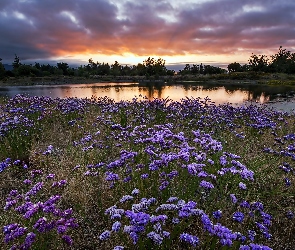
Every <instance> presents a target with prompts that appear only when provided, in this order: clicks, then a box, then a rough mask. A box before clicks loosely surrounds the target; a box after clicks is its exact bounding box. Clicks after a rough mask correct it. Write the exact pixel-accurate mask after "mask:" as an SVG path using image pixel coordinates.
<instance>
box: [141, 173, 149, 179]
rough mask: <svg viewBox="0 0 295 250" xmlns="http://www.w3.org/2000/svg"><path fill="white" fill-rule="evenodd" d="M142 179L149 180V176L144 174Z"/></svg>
mask: <svg viewBox="0 0 295 250" xmlns="http://www.w3.org/2000/svg"><path fill="white" fill-rule="evenodd" d="M140 178H141V179H147V178H149V174H142V175H141V176H140Z"/></svg>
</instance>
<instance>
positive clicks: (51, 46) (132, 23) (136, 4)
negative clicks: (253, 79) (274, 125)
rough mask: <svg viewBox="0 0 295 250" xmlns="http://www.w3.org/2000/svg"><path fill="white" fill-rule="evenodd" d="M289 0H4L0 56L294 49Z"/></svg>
mask: <svg viewBox="0 0 295 250" xmlns="http://www.w3.org/2000/svg"><path fill="white" fill-rule="evenodd" d="M294 13H295V2H294V1H293V0H280V1H277V0H256V1H254V0H248V1H237V0H211V1H209V0H208V1H205V0H203V1H189V0H182V1H169V2H168V1H164V0H151V1H146V0H137V1H125V0H124V1H122V0H114V1H106V0H62V1H61V0H42V1H39V0H14V1H11V0H1V1H0V23H1V25H0V57H1V58H3V60H9V61H11V60H12V59H13V58H14V54H17V55H18V56H20V58H21V59H23V60H38V59H46V58H57V57H59V58H66V57H72V56H75V55H83V54H87V55H92V54H93V55H99V54H104V55H124V54H126V53H130V54H133V55H136V56H148V55H158V56H162V57H164V56H176V55H177V56H179V55H192V54H193V55H216V56H218V55H219V56H220V55H231V54H232V55H233V54H239V53H245V54H248V55H249V54H251V53H252V52H254V53H263V54H267V53H268V52H274V51H275V52H276V51H277V49H278V48H279V46H280V45H282V46H283V47H284V48H287V49H289V50H292V49H295V47H294V44H295V26H294V23H295V14H294Z"/></svg>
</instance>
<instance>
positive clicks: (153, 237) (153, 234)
mask: <svg viewBox="0 0 295 250" xmlns="http://www.w3.org/2000/svg"><path fill="white" fill-rule="evenodd" d="M147 237H148V238H150V239H151V240H152V241H153V242H154V243H155V244H157V245H161V244H162V242H163V237H161V235H160V234H158V233H156V232H154V231H152V232H150V233H148V234H147Z"/></svg>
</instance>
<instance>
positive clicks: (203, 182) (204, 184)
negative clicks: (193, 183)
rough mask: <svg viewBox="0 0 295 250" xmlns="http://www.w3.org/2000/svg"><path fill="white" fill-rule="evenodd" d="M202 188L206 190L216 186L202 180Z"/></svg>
mask: <svg viewBox="0 0 295 250" xmlns="http://www.w3.org/2000/svg"><path fill="white" fill-rule="evenodd" d="M200 187H203V188H206V189H212V188H214V185H213V184H212V183H210V182H208V181H204V180H202V181H201V183H200Z"/></svg>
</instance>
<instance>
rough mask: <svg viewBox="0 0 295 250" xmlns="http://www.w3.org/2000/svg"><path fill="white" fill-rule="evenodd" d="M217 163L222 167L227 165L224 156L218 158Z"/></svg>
mask: <svg viewBox="0 0 295 250" xmlns="http://www.w3.org/2000/svg"><path fill="white" fill-rule="evenodd" d="M219 162H220V164H221V165H222V166H225V165H226V164H227V160H226V155H222V156H220V158H219Z"/></svg>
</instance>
